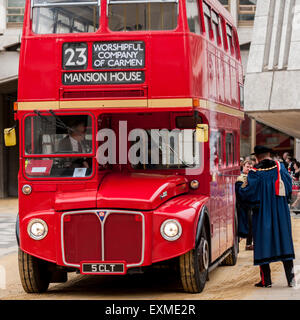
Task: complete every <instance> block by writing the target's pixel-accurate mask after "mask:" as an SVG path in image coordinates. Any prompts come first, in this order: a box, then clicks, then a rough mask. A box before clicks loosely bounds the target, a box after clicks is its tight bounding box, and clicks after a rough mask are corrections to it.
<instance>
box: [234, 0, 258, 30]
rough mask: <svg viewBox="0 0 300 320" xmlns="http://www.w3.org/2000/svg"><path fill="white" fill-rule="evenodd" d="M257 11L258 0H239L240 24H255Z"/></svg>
mask: <svg viewBox="0 0 300 320" xmlns="http://www.w3.org/2000/svg"><path fill="white" fill-rule="evenodd" d="M255 11H256V0H239V8H238V14H239V25H241V26H243V25H244V26H251V25H253V21H254V17H255Z"/></svg>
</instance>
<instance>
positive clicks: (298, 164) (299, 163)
mask: <svg viewBox="0 0 300 320" xmlns="http://www.w3.org/2000/svg"><path fill="white" fill-rule="evenodd" d="M294 164H295V165H296V166H297V167H298V169H300V162H299V161H295V162H294Z"/></svg>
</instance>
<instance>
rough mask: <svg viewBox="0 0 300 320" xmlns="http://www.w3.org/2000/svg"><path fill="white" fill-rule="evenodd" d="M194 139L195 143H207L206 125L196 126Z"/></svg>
mask: <svg viewBox="0 0 300 320" xmlns="http://www.w3.org/2000/svg"><path fill="white" fill-rule="evenodd" d="M196 139H197V142H207V141H208V124H197V127H196Z"/></svg>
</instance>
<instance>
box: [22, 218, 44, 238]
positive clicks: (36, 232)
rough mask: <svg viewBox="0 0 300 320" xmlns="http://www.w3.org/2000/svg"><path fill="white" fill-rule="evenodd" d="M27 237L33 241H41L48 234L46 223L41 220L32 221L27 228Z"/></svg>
mask: <svg viewBox="0 0 300 320" xmlns="http://www.w3.org/2000/svg"><path fill="white" fill-rule="evenodd" d="M27 232H28V234H29V237H30V238H32V239H34V240H42V239H44V238H45V237H46V235H47V233H48V226H47V223H46V222H45V221H44V220H42V219H32V220H31V221H30V222H29V224H28V227H27Z"/></svg>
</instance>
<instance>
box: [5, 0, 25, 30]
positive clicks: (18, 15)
mask: <svg viewBox="0 0 300 320" xmlns="http://www.w3.org/2000/svg"><path fill="white" fill-rule="evenodd" d="M24 7H25V0H7V18H6V19H7V20H6V22H7V25H8V26H15V25H18V24H22V23H23V19H24Z"/></svg>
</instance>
